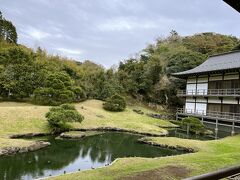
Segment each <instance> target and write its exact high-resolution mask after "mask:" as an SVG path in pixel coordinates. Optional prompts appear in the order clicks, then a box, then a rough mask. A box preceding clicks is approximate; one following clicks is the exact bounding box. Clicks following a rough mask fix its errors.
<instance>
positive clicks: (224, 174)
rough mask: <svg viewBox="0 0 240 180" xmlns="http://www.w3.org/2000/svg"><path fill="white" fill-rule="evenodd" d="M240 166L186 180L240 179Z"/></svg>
mask: <svg viewBox="0 0 240 180" xmlns="http://www.w3.org/2000/svg"><path fill="white" fill-rule="evenodd" d="M239 173H240V166H234V167H228V168H225V169H220V170H218V171H214V172H210V173H207V174H202V175H199V176H194V177H190V178H186V179H184V180H215V179H216V180H217V179H223V178H227V179H239V178H240V174H239Z"/></svg>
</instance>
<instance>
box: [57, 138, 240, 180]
mask: <svg viewBox="0 0 240 180" xmlns="http://www.w3.org/2000/svg"><path fill="white" fill-rule="evenodd" d="M148 141H152V142H154V143H159V144H167V145H171V146H176V145H178V146H183V147H192V148H194V149H195V150H197V151H198V152H196V153H190V154H183V155H178V156H171V157H162V158H136V157H134V158H121V159H118V160H117V161H116V162H115V163H113V164H112V165H111V166H108V167H104V168H99V169H95V170H88V171H82V172H77V173H73V174H68V175H63V176H58V177H55V178H53V179H54V180H62V179H64V180H66V179H72V180H74V179H91V180H92V179H93V180H94V179H96V180H97V179H104V180H105V179H119V178H120V179H125V178H130V179H139V178H141V176H143V177H144V176H145V175H146V174H147V175H148V177H149V178H151V175H152V177H153V175H156V174H154V173H156V172H158V171H159V172H161V170H166V169H167V168H169V167H176V170H177V169H178V168H179V169H186V170H187V172H188V173H187V174H185V175H184V176H186V177H188V176H193V175H198V174H202V173H206V172H209V171H214V170H217V169H219V168H224V167H228V166H231V165H236V164H239V163H240V136H239V135H238V136H234V137H228V138H225V139H222V140H217V141H197V140H187V139H185V140H183V139H178V138H168V137H152V138H148ZM126 148H127V147H126ZM148 172H150V173H148ZM164 172H165V173H163V174H160V175H161V177H163V178H164V179H181V178H182V177H181V178H180V176H179V174H178V175H177V176H176V174H175V173H174V172H172V171H164Z"/></svg>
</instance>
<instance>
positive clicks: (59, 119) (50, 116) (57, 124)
mask: <svg viewBox="0 0 240 180" xmlns="http://www.w3.org/2000/svg"><path fill="white" fill-rule="evenodd" d="M45 116H46V118H47V121H48V124H49V127H50V129H51V132H52V133H60V132H63V131H67V130H69V129H70V125H69V124H68V123H70V122H79V123H81V122H82V120H83V119H84V117H83V116H82V115H81V114H80V113H79V112H78V111H77V110H76V109H75V107H74V106H73V105H70V104H62V105H61V106H57V107H52V108H51V109H50V111H49V112H48V113H46V115H45Z"/></svg>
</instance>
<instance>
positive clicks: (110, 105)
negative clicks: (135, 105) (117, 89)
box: [103, 94, 126, 112]
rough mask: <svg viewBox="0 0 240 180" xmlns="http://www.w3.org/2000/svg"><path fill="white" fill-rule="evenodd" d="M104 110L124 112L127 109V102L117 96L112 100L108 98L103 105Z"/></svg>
mask: <svg viewBox="0 0 240 180" xmlns="http://www.w3.org/2000/svg"><path fill="white" fill-rule="evenodd" d="M103 108H104V109H105V110H108V111H116V112H117V111H124V109H125V108H126V101H125V99H124V97H122V96H120V95H118V94H116V95H114V96H112V97H110V98H107V100H106V102H105V103H104V104H103Z"/></svg>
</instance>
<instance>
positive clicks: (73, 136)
mask: <svg viewBox="0 0 240 180" xmlns="http://www.w3.org/2000/svg"><path fill="white" fill-rule="evenodd" d="M83 137H86V135H85V134H81V133H79V134H67V133H61V134H60V138H65V139H81V138H83Z"/></svg>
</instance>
